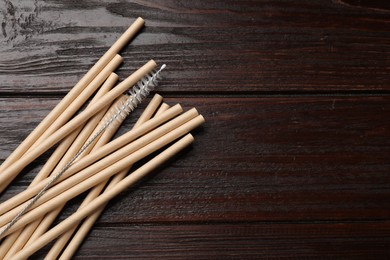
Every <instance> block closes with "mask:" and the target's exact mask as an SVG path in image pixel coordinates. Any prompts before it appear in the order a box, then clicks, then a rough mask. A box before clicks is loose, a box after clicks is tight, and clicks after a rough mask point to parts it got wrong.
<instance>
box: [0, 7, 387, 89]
mask: <svg viewBox="0 0 390 260" xmlns="http://www.w3.org/2000/svg"><path fill="white" fill-rule="evenodd" d="M5 2H6V3H7V4H2V5H4V6H2V10H3V11H2V12H1V13H0V20H1V21H2V28H3V35H2V37H1V38H0V41H1V43H2V45H0V81H1V82H2V84H1V87H0V93H3V94H5V93H42V92H45V93H52V92H53V91H55V92H56V93H59V92H61V93H65V92H67V91H68V90H69V89H70V88H71V86H72V85H73V84H74V83H75V82H76V81H77V79H78V78H80V77H81V76H82V75H83V74H84V73H85V71H87V69H88V68H90V67H91V66H92V64H94V62H95V61H96V60H97V59H98V58H99V57H100V56H101V55H102V54H103V53H104V51H105V50H106V49H108V47H109V46H110V45H111V44H112V43H113V42H114V40H115V38H117V37H118V36H119V35H120V34H121V33H122V32H123V31H124V30H125V29H126V28H127V27H128V26H129V25H130V24H131V22H132V21H133V20H134V19H135V17H137V16H143V17H144V18H145V20H146V21H147V22H146V28H145V30H144V31H143V32H142V33H141V34H140V35H139V36H138V37H137V39H136V40H135V41H134V42H133V44H132V45H130V46H129V47H128V48H127V49H126V50H125V51H124V53H123V56H124V57H125V64H124V66H123V67H122V69H121V70H120V71H119V72H120V76H122V77H125V76H126V75H127V74H128V73H129V72H131V71H134V70H135V69H136V68H137V67H139V66H141V65H142V64H144V63H145V62H146V61H147V60H149V59H150V58H154V59H155V60H156V61H157V62H158V63H160V64H162V63H166V64H167V65H168V69H169V73H167V75H166V78H165V80H164V88H163V91H162V94H165V92H192V91H194V92H199V91H202V92H215V91H218V92H219V93H221V92H232V91H249V92H280V91H314V92H317V91H322V92H323V91H327V92H329V91H339V92H340V91H351V90H355V91H365V90H367V89H369V90H371V91H385V90H386V91H388V90H389V82H390V80H389V77H388V75H389V74H390V71H389V66H388V60H389V53H390V47H389V46H390V37H389V36H390V34H389V33H390V27H389V24H388V18H389V13H390V8H387V7H388V6H386V5H385V4H384V5H379V6H378V5H372V8H365V6H366V5H368V7H370V4H367V3H369V1H299V2H296V1H255V0H252V1H245V2H240V3H238V2H236V1H186V2H184V3H179V2H177V1H156V0H154V1H135V2H132V1H120V2H115V1H65V2H64V1H42V0H35V2H34V3H33V2H32V1H30V2H27V3H25V1H5ZM357 2H363V3H366V5H364V4H362V5H360V6H359V5H357V4H356V3H357ZM377 2H378V1H377ZM382 2H385V1H382Z"/></svg>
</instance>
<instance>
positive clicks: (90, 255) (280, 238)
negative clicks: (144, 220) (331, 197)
mask: <svg viewBox="0 0 390 260" xmlns="http://www.w3.org/2000/svg"><path fill="white" fill-rule="evenodd" d="M389 237H390V225H389V223H388V222H379V223H365V222H357V223H355V222H354V223H346V224H340V223H317V224H305V223H300V224H286V223H258V224H245V223H244V224H240V225H237V224H229V223H228V224H217V225H212V224H198V225H194V224H192V225H191V224H188V225H157V226H149V225H137V224H135V225H134V224H125V225H120V226H118V225H115V226H101V225H99V226H98V227H96V228H95V229H93V230H92V232H91V234H90V236H89V238H88V240H86V241H85V243H84V244H83V246H82V248H81V249H80V250H79V252H78V254H77V257H75V259H183V258H185V259H210V258H211V257H212V258H214V259H346V258H350V259H352V258H353V259H385V257H389V256H390V253H389V250H388V248H389V246H390V239H389ZM43 256H44V254H42V253H37V254H36V255H35V257H36V258H37V259H40V258H42V257H43Z"/></svg>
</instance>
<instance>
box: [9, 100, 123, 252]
mask: <svg viewBox="0 0 390 260" xmlns="http://www.w3.org/2000/svg"><path fill="white" fill-rule="evenodd" d="M126 99H127V98H125V96H122V97H120V98H118V99H117V100H116V101H115V102H114V103H113V104H112V106H111V107H110V109H109V111H108V112H107V114H106V116H108V115H111V114H112V113H113V110H116V109H117V107H118V106H120V105H121V104H122V103H123V102H125V100H126ZM107 110H108V109H107ZM101 112H104V113H105V112H106V110H103V111H101ZM101 112H100V113H99V114H101ZM103 116H104V115H100V116H99V118H96V116H95V117H93V118H92V119H93V120H90V121H89V122H88V124H89V125H86V126H85V127H84V129H83V131H82V132H81V133H80V135H79V136H78V137H77V139H76V140H75V142H74V143H73V145H72V146H71V148H70V149H69V150H68V151H67V153H66V155H65V156H64V157H63V158H62V160H61V162H60V163H59V164H58V165H57V166H56V168H55V169H54V170H53V174H55V173H57V172H58V171H60V170H61V169H62V168H63V167H64V166H65V165H66V164H67V162H69V161H70V160H71V158H73V156H74V155H75V154H76V153H77V152H78V151H79V150H80V148H81V147H82V146H83V145H85V144H84V143H85V142H86V141H87V140H89V139H90V137H91V136H94V135H95V134H96V132H97V131H99V130H100V126H101V124H99V120H101V119H102V118H103ZM95 118H96V120H95ZM120 119H122V118H120ZM103 120H104V119H103ZM120 123H121V122H120ZM120 123H118V124H115V125H111V126H110V127H109V128H108V129H106V131H105V132H104V133H103V134H102V136H101V138H103V137H104V136H106V135H107V134H110V135H111V136H112V135H113V134H114V133H115V132H116V130H117V129H118V127H119V126H120ZM94 128H95V129H94ZM101 138H99V139H98V140H100V139H101ZM95 144H96V145H97V142H94V143H92V144H91V145H90V146H89V147H92V148H93V147H94V145H95ZM82 157H83V154H81V155H80V157H79V158H82ZM63 206H65V204H63V205H62V206H60V207H59V208H57V209H56V210H54V211H52V212H49V213H48V214H46V215H45V217H44V218H43V219H39V220H37V221H35V222H33V223H31V224H29V225H28V226H27V227H26V228H25V229H24V231H26V232H24V231H23V233H22V236H23V235H24V237H23V240H22V241H21V242H20V243H19V244H17V243H15V244H14V245H13V246H12V248H11V249H10V251H9V252H8V253H7V255H6V259H7V257H12V255H14V254H15V253H16V252H18V251H19V250H20V249H21V248H22V247H23V246H24V245H25V244H27V243H28V241H33V240H34V239H36V238H37V237H39V236H40V235H41V234H43V233H44V232H45V231H46V230H47V229H48V228H49V226H50V225H51V224H52V222H53V221H54V220H55V219H56V217H57V215H58V214H59V213H60V212H61V210H62V208H63ZM30 227H31V228H30ZM15 233H16V232H15ZM18 241H19V240H18ZM18 241H17V242H18ZM26 242H27V243H26Z"/></svg>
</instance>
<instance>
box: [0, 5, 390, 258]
mask: <svg viewBox="0 0 390 260" xmlns="http://www.w3.org/2000/svg"><path fill="white" fill-rule="evenodd" d="M137 16H142V17H143V18H144V19H145V20H146V23H147V26H146V27H145V28H144V29H143V31H142V32H141V33H140V34H139V35H138V36H137V38H136V39H135V40H134V41H133V42H132V44H131V45H129V46H128V47H127V48H126V49H125V50H124V51H123V52H122V53H121V54H122V55H123V57H124V60H125V62H124V64H123V66H121V67H120V69H119V70H118V74H119V75H120V76H121V77H122V78H123V77H125V76H126V75H128V74H129V72H131V71H133V70H134V69H136V68H137V67H139V66H140V65H142V64H143V63H145V62H146V61H147V60H149V59H150V58H154V59H155V60H156V61H157V62H158V63H160V64H162V63H166V64H167V65H168V67H167V71H166V73H165V77H164V80H163V81H162V82H161V85H160V87H159V89H158V92H159V93H161V94H162V95H163V96H164V97H166V101H167V102H168V103H170V104H175V103H177V102H179V103H181V104H182V105H183V106H184V107H185V108H187V109H189V108H191V107H193V106H195V107H197V108H198V110H199V111H200V112H201V113H202V114H203V115H204V116H205V118H206V120H207V123H206V124H205V125H204V126H203V127H201V128H200V129H198V130H197V131H195V132H194V135H195V138H196V141H195V143H194V145H193V146H192V147H191V148H190V149H187V150H186V151H184V152H183V153H182V154H181V155H180V156H177V157H176V158H175V159H173V160H172V161H171V162H170V163H167V164H166V165H164V166H163V167H161V168H160V169H159V170H157V171H155V172H154V173H153V174H152V176H151V177H148V178H147V179H145V180H144V181H142V182H141V183H139V184H138V185H136V186H135V187H133V188H131V189H128V190H127V191H126V192H124V193H123V194H121V195H120V196H119V197H118V198H117V199H115V201H113V202H112V203H110V205H109V207H108V208H107V210H106V212H105V214H104V215H103V216H102V217H101V218H100V220H99V221H98V223H97V224H96V227H95V228H94V230H93V231H92V232H91V233H90V235H89V237H88V238H87V240H86V241H85V243H84V244H83V246H82V247H81V248H80V250H79V251H78V252H77V254H76V256H75V258H76V259H108V258H111V259H129V258H134V259H151V258H162V259H210V258H217V259H259V258H289V259H290V258H297V259H301V258H312V259H329V258H332V259H334V258H338V259H340V258H349V259H373V258H375V259H387V258H389V257H390V249H389V248H390V225H389V223H390V175H389V174H390V160H389V155H390V121H389V116H390V96H389V93H390V76H388V75H389V72H390V54H389V53H390V25H389V24H390V4H389V3H388V1H378V0H376V1H368V0H366V1H365V0H363V1H361V0H359V1H357V0H345V1H341V0H333V1H331V0H328V1H325V0H323V1H303V0H301V1H288V0H286V1H274V0H271V1H182V2H179V1H172V0H163V1H161V0H160V1H113V0H105V1H73V0H72V1H54V0H51V1H40V0H36V1H17V0H4V1H2V2H1V3H0V20H1V32H0V82H1V83H0V143H1V147H0V160H1V161H3V160H4V159H5V158H6V157H7V155H8V154H9V153H10V152H11V151H12V150H13V149H15V147H16V146H17V145H18V144H19V143H20V142H21V141H22V140H23V139H24V137H25V136H26V135H27V134H28V133H29V132H30V131H31V130H32V129H33V128H34V127H35V126H36V125H37V124H38V123H39V122H40V121H41V120H42V118H43V117H44V116H45V115H46V114H47V113H48V112H49V111H50V110H51V109H52V108H53V107H54V106H55V104H56V103H57V102H58V101H59V100H60V98H62V97H63V96H64V95H65V94H66V93H67V91H68V90H69V89H70V88H71V87H72V86H73V85H74V84H75V83H76V82H77V80H78V79H79V78H80V77H81V76H82V75H83V74H84V73H85V72H86V71H87V70H88V68H89V67H91V66H92V65H93V63H94V62H95V61H96V60H97V59H98V58H99V57H100V56H101V55H102V54H103V53H104V51H105V50H106V49H107V48H108V47H109V46H110V45H111V44H112V43H113V42H114V41H115V39H116V38H117V37H118V36H119V35H120V34H121V33H122V32H123V31H124V30H125V29H126V27H127V26H128V25H129V24H131V22H132V21H133V20H134V19H135V18H136V17H137ZM142 107H144V106H142ZM142 107H141V109H140V110H138V111H136V113H135V114H134V115H133V116H132V117H131V118H129V120H128V121H127V122H126V123H125V125H124V126H123V128H122V129H121V132H124V131H126V129H129V127H130V126H131V124H132V123H134V121H135V120H136V118H137V115H139V114H140V112H141V110H142ZM48 155H49V154H45V155H43V156H42V157H41V158H39V159H38V160H37V161H36V162H34V163H33V164H32V165H31V166H30V167H28V168H27V169H26V170H25V171H24V172H23V174H22V176H20V177H18V178H17V179H16V180H15V182H14V183H13V185H12V186H11V187H10V188H9V189H8V190H7V192H6V193H5V194H3V195H2V196H1V197H0V200H1V201H3V200H5V199H7V198H9V197H10V196H12V195H14V194H16V193H17V192H20V191H21V190H22V189H24V188H25V187H26V186H27V185H28V183H29V181H31V180H32V178H33V176H34V173H36V172H37V171H38V170H39V167H40V166H41V165H42V164H43V162H44V161H45V160H46V159H47V157H48ZM76 205H77V201H74V202H73V203H70V205H69V207H68V208H67V209H66V210H65V212H64V214H63V215H62V216H61V218H60V219H63V218H65V217H66V216H68V215H69V214H71V212H72V210H74V209H75V207H76ZM47 250H48V247H45V248H44V249H43V250H41V251H40V252H38V253H37V254H35V255H34V257H33V259H41V258H42V257H43V256H44V255H45V253H46V252H47Z"/></svg>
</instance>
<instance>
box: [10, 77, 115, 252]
mask: <svg viewBox="0 0 390 260" xmlns="http://www.w3.org/2000/svg"><path fill="white" fill-rule="evenodd" d="M118 79H119V77H118V75H116V74H115V73H112V74H111V75H110V76H109V77H108V79H107V80H106V82H105V83H104V84H103V85H102V87H101V88H100V90H99V91H98V92H97V93H96V95H95V97H94V98H93V99H92V101H91V102H90V104H89V106H91V105H92V104H93V103H95V102H96V101H97V100H98V99H99V98H101V97H103V96H104V94H106V93H107V92H108V91H109V90H110V89H111V88H112V87H113V86H114V85H115V83H116V82H117V81H118ZM107 110H108V106H107V107H106V108H104V109H102V110H101V111H100V112H99V113H98V114H96V115H95V116H94V117H92V118H91V119H90V120H89V121H88V123H86V124H85V126H84V125H82V126H80V127H79V128H78V130H77V131H75V132H76V133H77V134H78V136H77V138H75V139H76V140H74V142H73V144H72V145H71V146H70V148H69V149H67V150H65V151H63V153H62V155H63V154H65V155H64V156H63V157H62V156H61V157H62V158H61V157H58V158H55V159H56V160H55V161H54V162H53V161H50V160H49V161H48V162H49V163H50V165H49V166H48V167H44V168H43V169H42V170H41V171H40V172H39V173H38V174H37V175H36V177H35V178H34V180H33V182H32V183H31V185H30V186H33V185H35V184H36V183H38V182H40V181H42V180H43V179H44V178H47V176H48V175H49V174H50V172H53V174H54V173H57V172H58V171H59V170H60V169H61V168H62V167H64V166H65V165H66V163H67V162H68V161H70V160H71V158H72V157H73V156H74V155H75V154H76V153H77V152H78V150H79V149H80V148H81V145H82V144H83V143H84V142H85V140H86V139H87V138H88V136H89V134H90V133H91V132H92V131H93V130H94V128H95V127H96V125H97V124H98V123H99V121H100V120H101V119H102V117H103V116H104V114H105V112H106V111H107ZM83 127H84V128H83ZM68 138H69V137H68ZM68 138H66V139H68ZM60 160H61V161H60ZM58 161H60V162H59V163H58ZM57 163H58V164H57ZM56 165H57V166H56ZM45 166H46V165H45ZM54 167H55V168H54ZM53 168H54V170H53ZM40 222H41V221H40V220H37V221H35V222H33V223H31V224H30V225H28V226H27V227H25V228H24V229H23V231H22V232H21V233H20V232H15V233H14V234H11V235H10V236H9V238H7V239H9V240H11V241H12V240H14V242H13V244H12V247H11V248H10V249H9V251H8V253H7V254H6V256H5V259H7V258H9V257H10V256H12V255H14V254H15V253H16V252H17V251H18V250H20V249H21V248H22V247H23V246H24V245H25V243H26V242H27V240H28V239H29V237H30V236H31V234H32V233H33V232H34V230H36V228H37V227H38V225H39V224H40ZM17 233H20V234H19V236H17ZM14 238H17V239H14ZM7 239H6V240H7ZM15 240H16V241H15ZM11 241H10V242H11ZM5 242H6V241H5ZM3 244H4V243H3Z"/></svg>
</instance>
